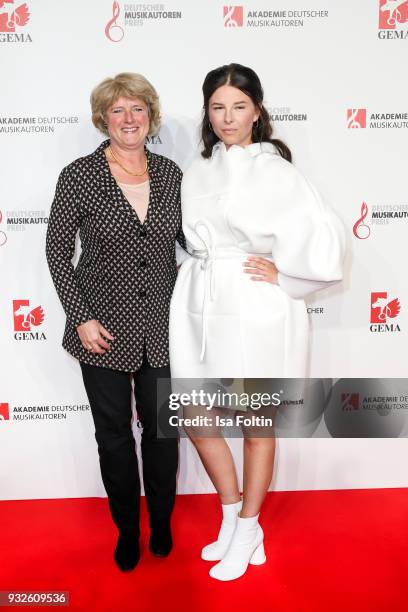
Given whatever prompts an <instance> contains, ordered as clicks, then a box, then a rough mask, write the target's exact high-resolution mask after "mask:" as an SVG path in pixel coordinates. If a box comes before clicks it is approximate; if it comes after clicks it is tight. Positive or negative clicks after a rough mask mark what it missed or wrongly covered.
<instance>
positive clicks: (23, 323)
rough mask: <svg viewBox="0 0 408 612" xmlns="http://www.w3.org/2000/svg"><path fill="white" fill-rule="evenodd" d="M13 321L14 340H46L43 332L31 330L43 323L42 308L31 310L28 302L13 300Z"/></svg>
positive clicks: (37, 307)
mask: <svg viewBox="0 0 408 612" xmlns="http://www.w3.org/2000/svg"><path fill="white" fill-rule="evenodd" d="M13 320H14V332H15V333H14V338H15V340H46V336H45V334H44V333H43V332H38V331H33V329H32V328H34V327H40V326H41V325H42V324H43V322H44V310H43V308H42V306H36V307H35V308H32V307H31V306H30V300H13Z"/></svg>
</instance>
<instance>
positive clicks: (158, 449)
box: [81, 354, 178, 531]
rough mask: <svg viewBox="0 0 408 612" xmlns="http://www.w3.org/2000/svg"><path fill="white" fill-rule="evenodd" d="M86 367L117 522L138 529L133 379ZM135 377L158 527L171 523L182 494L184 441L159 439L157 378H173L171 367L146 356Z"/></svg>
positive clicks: (147, 484)
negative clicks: (179, 485) (180, 467)
mask: <svg viewBox="0 0 408 612" xmlns="http://www.w3.org/2000/svg"><path fill="white" fill-rule="evenodd" d="M81 369H82V376H83V380H84V384H85V389H86V392H87V395H88V398H89V403H90V406H91V410H92V416H93V419H94V423H95V437H96V441H97V443H98V452H99V461H100V466H101V473H102V480H103V483H104V485H105V489H106V492H107V494H108V498H109V506H110V510H111V513H112V518H113V520H114V522H115V524H116V526H117V527H118V528H119V529H120V530H133V531H135V530H136V531H138V530H139V503H140V481H139V471H138V461H137V456H136V449H135V439H134V437H133V432H132V427H131V418H132V410H131V393H132V385H131V375H130V374H128V373H126V372H120V371H118V370H110V369H107V368H100V367H97V366H92V365H88V364H85V363H81ZM132 376H133V379H134V388H135V398H136V410H137V413H138V416H139V419H140V421H141V423H142V426H143V432H142V443H141V451H142V460H143V483H144V488H145V495H146V501H147V507H148V510H149V516H150V526H151V527H154V526H155V525H156V524H158V525H159V524H162V523H163V521H164V522H165V521H168V520H169V519H170V515H171V512H172V509H173V506H174V500H175V494H176V472H177V466H178V441H177V439H158V438H157V425H156V422H157V416H156V415H157V389H156V384H157V379H158V378H167V379H170V369H169V367H168V366H166V367H164V368H152V367H151V366H149V364H148V363H147V359H146V354H145V355H144V358H143V364H142V366H141V368H140V369H139V370H138V371H137V372H134V373H133V374H132ZM169 388H170V387H169ZM169 392H170V391H169Z"/></svg>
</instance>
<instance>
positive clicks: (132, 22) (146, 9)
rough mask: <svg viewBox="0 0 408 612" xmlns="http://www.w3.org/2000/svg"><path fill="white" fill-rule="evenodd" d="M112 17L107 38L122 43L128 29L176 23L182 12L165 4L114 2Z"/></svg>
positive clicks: (106, 29)
mask: <svg viewBox="0 0 408 612" xmlns="http://www.w3.org/2000/svg"><path fill="white" fill-rule="evenodd" d="M111 7H112V8H111V11H112V13H111V17H110V18H109V20H108V21H107V23H106V24H105V36H106V38H107V39H108V40H110V41H111V42H115V43H117V42H120V41H121V40H122V39H123V38H124V36H125V33H126V31H127V29H128V28H134V27H139V28H140V27H142V26H144V25H145V24H147V23H153V24H154V23H157V22H159V21H160V22H163V21H164V22H176V21H179V20H181V19H182V17H183V16H182V12H181V11H179V10H173V9H168V8H167V7H166V5H165V4H160V3H157V4H132V3H128V2H118V1H117V0H114V2H113V3H112V5H111Z"/></svg>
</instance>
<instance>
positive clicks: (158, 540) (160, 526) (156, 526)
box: [149, 521, 173, 557]
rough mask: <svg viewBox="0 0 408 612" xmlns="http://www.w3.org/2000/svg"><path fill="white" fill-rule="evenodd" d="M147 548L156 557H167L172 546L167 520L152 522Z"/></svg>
mask: <svg viewBox="0 0 408 612" xmlns="http://www.w3.org/2000/svg"><path fill="white" fill-rule="evenodd" d="M150 528H151V533H150V541H149V550H150V551H151V552H152V553H153V554H154V555H156V557H167V555H168V554H170V552H171V549H172V548H173V540H172V538H171V530H170V523H169V521H162V522H157V523H152V524H151V526H150Z"/></svg>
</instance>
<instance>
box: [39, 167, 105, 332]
mask: <svg viewBox="0 0 408 612" xmlns="http://www.w3.org/2000/svg"><path fill="white" fill-rule="evenodd" d="M79 226H80V213H79V208H78V204H77V201H76V193H75V180H74V177H73V175H72V171H71V170H70V169H69V166H68V167H67V168H64V170H63V171H62V172H61V174H60V176H59V178H58V183H57V187H56V190H55V196H54V200H53V203H52V206H51V212H50V218H49V222H48V228H47V239H46V256H47V262H48V267H49V269H50V273H51V277H52V280H53V282H54V285H55V288H56V290H57V293H58V297H59V299H60V301H61V304H62V306H63V308H64V311H65V314H66V316H67V320H68V322H69V323H70V324H71V325H72V326H73V327H77V326H78V325H80V324H81V323H84V322H85V321H89V320H91V319H93V318H94V315H93V313H92V311H91V309H90V308H89V305H88V304H87V302H86V300H85V297H84V296H83V293H82V292H81V289H80V287H79V286H78V282H77V280H76V278H75V274H74V266H73V265H72V258H73V257H74V253H75V241H76V235H77V232H78V229H79Z"/></svg>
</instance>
